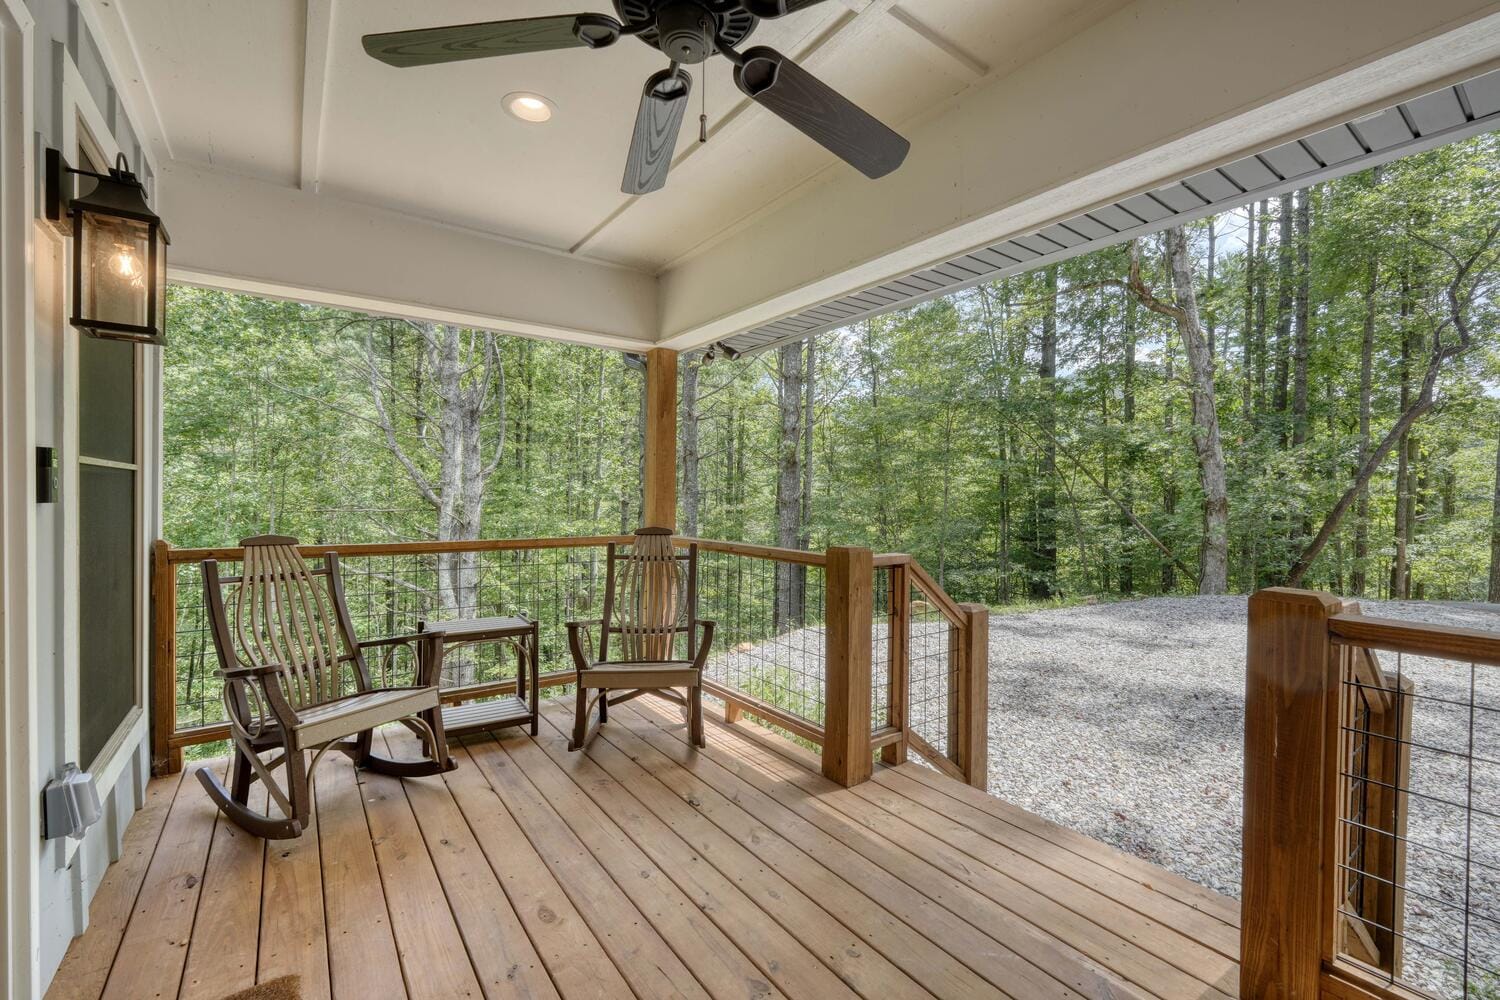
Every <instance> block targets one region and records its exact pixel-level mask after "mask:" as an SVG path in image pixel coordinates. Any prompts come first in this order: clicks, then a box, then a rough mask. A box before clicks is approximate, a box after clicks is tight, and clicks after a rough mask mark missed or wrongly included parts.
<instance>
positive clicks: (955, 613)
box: [906, 559, 965, 627]
mask: <svg viewBox="0 0 1500 1000" xmlns="http://www.w3.org/2000/svg"><path fill="white" fill-rule="evenodd" d="M906 572H907V573H909V574H911V578H912V582H914V583H915V584H916V585H917V587H918V588H919V589H920V590H921V591H922V593H924V594H926V595H927V598H928V600H929V601H931V602H932V605H933V606H934V607H936V608H937V609H938V610H939V611H941V612H942V613H943V617H944V618H946V619H948V621H950V622H952V623H953V624H954V625H958V626H960V627H961V626H962V625H963V624H964V621H965V618H964V612H963V609H962V608H960V607H959V606H958V602H957V601H955V600H954V599H953V598H951V597H949V596H948V592H947V591H946V590H944V589H943V588H942V587H939V586H938V585H937V581H936V580H934V579H933V578H932V577H931V576H929V575H928V574H927V570H925V569H923V568H922V564H921V563H919V562H917V561H916V560H915V559H913V560H911V561H910V562H909V563H907V564H906Z"/></svg>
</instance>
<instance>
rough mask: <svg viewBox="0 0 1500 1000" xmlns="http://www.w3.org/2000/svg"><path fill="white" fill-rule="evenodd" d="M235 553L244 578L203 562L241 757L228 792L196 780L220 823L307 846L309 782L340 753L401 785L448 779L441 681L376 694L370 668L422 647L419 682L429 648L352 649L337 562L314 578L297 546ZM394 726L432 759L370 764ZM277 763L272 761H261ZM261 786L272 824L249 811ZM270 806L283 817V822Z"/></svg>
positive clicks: (265, 539)
mask: <svg viewBox="0 0 1500 1000" xmlns="http://www.w3.org/2000/svg"><path fill="white" fill-rule="evenodd" d="M240 544H241V545H243V546H244V548H245V559H244V569H243V575H241V576H237V577H220V576H219V566H218V562H217V561H216V560H214V559H206V560H204V562H203V592H204V603H205V606H206V607H207V608H208V610H209V621H210V626H211V629H212V632H213V637H214V649H215V650H216V651H217V652H218V655H219V676H220V678H221V679H222V680H223V682H224V690H223V698H224V709H225V712H226V713H227V717H228V719H229V735H230V739H231V740H232V741H233V742H234V751H233V765H232V769H231V772H230V784H231V786H232V787H231V788H225V787H224V783H223V782H222V781H220V780H219V777H218V775H217V774H215V773H214V772H213V770H211V769H209V768H202V769H200V770H199V771H198V779H199V780H200V781H201V782H202V783H203V787H204V788H205V789H207V790H208V794H209V796H210V797H212V798H213V800H214V802H215V803H217V805H218V806H219V808H220V809H222V810H223V811H224V814H225V815H226V816H228V817H229V818H230V819H232V820H234V822H235V823H237V824H239V825H240V826H242V827H244V828H245V829H246V830H248V831H249V832H250V833H253V834H255V835H257V836H260V837H266V838H270V839H284V838H288V837H297V836H300V835H301V833H302V831H303V829H304V828H305V827H306V826H307V822H308V819H309V818H310V816H311V810H312V798H311V789H310V782H311V774H312V772H313V770H314V769H315V768H316V767H317V765H318V762H319V761H321V760H322V759H323V754H325V753H327V752H328V751H329V750H331V749H335V748H337V749H338V750H340V751H341V752H343V753H345V754H347V755H348V756H349V757H351V758H353V759H354V761H355V763H356V764H357V765H358V766H360V767H367V768H369V769H370V770H372V771H378V772H380V773H381V774H389V775H393V776H396V777H416V776H421V775H427V774H439V773H441V772H443V771H451V770H453V768H454V767H456V766H457V765H456V764H455V763H454V761H453V759H452V758H450V757H449V756H448V744H447V740H446V739H445V737H444V735H443V715H442V710H441V708H440V707H439V704H438V689H437V684H436V679H435V678H425V677H419V680H422V679H425V680H430V681H431V683H419V684H418V685H415V686H412V687H389V688H380V687H375V686H373V685H372V684H371V683H370V672H369V668H368V667H367V666H366V664H365V658H364V650H366V649H370V648H372V647H382V646H395V645H402V644H406V643H417V644H418V664H419V667H418V673H419V675H422V674H424V673H425V671H424V670H423V669H422V665H423V664H425V663H426V662H427V661H428V660H429V658H430V654H429V653H428V651H427V650H426V649H425V648H424V647H423V645H422V644H423V643H424V642H427V641H429V640H428V639H426V638H425V637H423V636H422V635H420V634H417V635H410V636H395V637H392V638H389V639H379V640H375V641H372V642H363V643H362V642H360V641H359V640H358V639H357V638H355V635H354V625H353V623H352V622H351V620H350V618H349V609H348V606H347V605H346V603H345V601H344V584H343V580H342V579H341V578H340V576H339V561H338V556H337V555H335V554H334V553H332V552H329V553H327V554H325V555H324V556H323V565H322V567H321V568H319V569H316V570H314V569H311V568H309V567H308V565H307V563H306V562H304V561H303V559H302V555H301V553H299V552H298V551H297V539H295V538H289V537H287V536H284V535H259V536H256V537H255V538H246V539H245V540H244V541H242V542H240ZM320 578H322V579H320ZM226 597H227V600H226ZM398 721H399V722H402V723H403V724H405V725H407V726H408V727H409V728H411V729H412V730H413V731H414V732H416V733H417V734H418V735H419V736H420V737H422V741H423V746H424V750H425V752H426V754H427V759H425V760H411V761H402V760H392V759H390V758H387V757H382V756H380V755H378V754H375V753H372V752H371V745H372V736H373V731H374V729H375V727H377V726H382V725H384V724H386V723H388V722H398ZM276 751H280V753H279V754H277V755H276V756H274V757H273V758H271V759H270V760H265V759H263V758H262V757H261V754H263V753H268V752H270V753H275V752H276ZM309 751H311V752H312V753H313V758H312V763H311V764H309V763H308V762H307V759H306V754H307V752H309ZM277 768H284V769H285V781H284V782H278V781H277V779H276V776H275V774H274V772H275V771H276V769H277ZM257 779H259V780H260V781H263V782H264V783H265V786H266V791H267V793H268V795H269V798H270V802H269V803H268V811H267V812H266V813H260V812H257V811H255V810H253V809H252V808H251V807H250V804H249V801H250V786H251V784H252V783H253V782H254V781H256V780H257ZM271 806H274V807H275V808H279V809H280V811H281V816H280V818H278V817H277V816H276V815H275V813H274V812H272V811H270V808H271Z"/></svg>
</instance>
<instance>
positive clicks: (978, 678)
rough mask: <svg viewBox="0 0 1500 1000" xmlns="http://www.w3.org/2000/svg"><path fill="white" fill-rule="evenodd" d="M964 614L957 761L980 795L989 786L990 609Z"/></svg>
mask: <svg viewBox="0 0 1500 1000" xmlns="http://www.w3.org/2000/svg"><path fill="white" fill-rule="evenodd" d="M959 609H960V610H961V611H963V613H964V630H963V637H964V648H963V651H962V653H963V657H962V659H961V660H960V662H961V663H962V664H963V667H962V670H961V672H960V674H959V685H960V686H959V689H958V703H959V719H958V727H959V744H958V745H959V748H960V754H959V760H960V765H961V766H962V767H963V771H964V777H965V778H966V779H967V780H968V782H969V784H971V785H973V786H974V787H975V788H978V789H979V790H980V791H988V789H989V783H990V780H989V778H990V749H989V748H990V609H989V608H987V607H985V606H984V605H983V604H960V605H959Z"/></svg>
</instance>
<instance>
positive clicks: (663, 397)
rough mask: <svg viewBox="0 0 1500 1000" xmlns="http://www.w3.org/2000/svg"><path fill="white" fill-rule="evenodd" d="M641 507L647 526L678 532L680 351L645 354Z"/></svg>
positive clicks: (659, 351)
mask: <svg viewBox="0 0 1500 1000" xmlns="http://www.w3.org/2000/svg"><path fill="white" fill-rule="evenodd" d="M642 445H643V447H644V448H645V450H646V452H645V457H646V461H645V469H644V470H643V474H644V475H643V483H642V489H643V491H644V494H645V495H644V497H643V498H642V500H643V503H642V506H643V508H644V511H643V515H642V516H643V517H644V518H645V521H646V524H648V525H650V526H651V527H655V528H670V529H672V530H673V531H676V530H677V352H676V351H671V350H668V349H666V348H664V347H659V348H656V349H655V350H652V351H648V352H647V353H646V439H645V441H644V442H642Z"/></svg>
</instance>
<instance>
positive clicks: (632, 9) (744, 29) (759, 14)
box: [362, 0, 911, 195]
mask: <svg viewBox="0 0 1500 1000" xmlns="http://www.w3.org/2000/svg"><path fill="white" fill-rule="evenodd" d="M821 2H823V0H615V12H616V14H617V15H618V16H617V17H610V16H609V15H608V14H562V15H557V16H553V17H526V18H519V19H515V20H509V21H485V22H481V23H477V24H457V25H449V26H446V27H440V28H418V29H413V30H410V31H389V32H383V33H381V34H374V35H365V36H364V38H363V39H362V41H363V43H364V48H365V51H366V52H367V53H369V54H370V55H371V56H373V57H374V58H376V59H378V60H380V61H381V62H383V63H386V64H387V65H390V66H395V67H398V68H403V69H404V68H408V67H412V66H429V65H434V64H438V63H447V62H457V61H460V60H465V59H486V58H490V57H493V56H508V55H520V54H524V53H527V52H546V51H550V50H553V49H568V48H589V49H602V48H607V47H609V46H610V45H613V44H614V43H615V42H617V41H619V39H620V38H621V37H623V36H626V35H629V36H633V37H636V38H639V39H640V40H641V41H642V42H644V43H645V44H647V45H650V46H652V47H653V48H656V49H658V50H659V51H661V53H662V54H663V55H665V56H666V57H667V58H668V60H669V61H670V65H668V67H667V68H666V69H664V70H661V71H660V72H658V73H655V74H653V75H652V76H651V77H650V78H649V79H647V80H646V83H645V86H644V87H643V88H642V90H641V100H640V105H639V107H638V108H637V110H636V119H635V129H634V131H633V132H632V135H631V140H630V152H629V154H628V155H627V156H626V159H625V174H624V178H623V179H622V181H621V184H620V189H621V190H622V191H623V192H625V193H626V194H631V195H640V194H649V193H650V192H652V191H656V190H659V189H660V188H661V187H662V186H663V185H664V184H665V183H666V181H667V172H668V170H670V168H671V165H672V153H673V151H674V150H675V149H676V148H677V135H678V133H679V131H680V130H681V128H682V119H683V117H684V116H685V114H686V111H687V106H688V98H689V96H690V95H691V93H692V88H693V78H692V77H691V76H690V75H689V74H688V72H687V71H686V70H684V69H682V66H683V65H697V64H698V63H701V62H704V61H705V60H707V59H709V58H711V57H712V56H715V55H722V56H724V57H725V58H726V59H728V60H729V61H730V62H732V63H733V64H734V82H735V86H737V87H738V88H739V89H740V90H741V91H742V92H743V93H744V94H745V95H746V96H747V97H749V98H750V99H751V100H753V101H755V102H756V103H757V104H759V105H760V106H761V107H763V108H765V109H766V110H767V111H770V112H771V113H772V114H774V115H776V117H778V118H780V119H782V120H783V121H785V122H786V123H788V124H789V125H791V126H792V127H794V128H796V129H797V130H798V131H800V132H801V133H802V134H803V135H806V136H807V137H808V138H810V139H812V140H813V141H814V142H816V143H818V144H819V145H821V146H822V147H823V148H824V149H827V150H828V151H829V152H830V153H833V154H834V155H835V156H837V157H839V158H840V159H842V160H844V161H845V162H846V163H848V164H850V165H851V166H853V167H854V168H855V169H856V170H858V171H860V173H862V174H864V175H865V176H866V177H870V178H877V177H884V176H885V175H886V174H888V173H890V172H891V171H893V170H895V169H896V168H897V167H899V166H901V163H902V161H903V160H905V158H906V154H907V152H908V150H909V149H910V148H911V147H910V144H909V143H908V142H907V141H906V140H905V139H904V138H902V137H901V136H900V135H898V134H896V133H895V132H894V131H892V130H891V129H890V128H888V127H887V126H886V125H885V124H883V123H882V122H881V121H880V120H879V119H877V118H875V117H874V116H873V115H871V114H870V113H869V112H867V111H864V110H863V109H861V108H860V107H858V106H857V105H855V104H854V103H853V102H851V101H850V100H849V99H848V98H846V97H844V96H843V95H842V94H840V93H839V92H838V91H836V90H834V89H833V88H832V87H830V86H828V85H827V84H826V83H824V82H823V81H821V80H819V79H818V78H817V77H815V76H813V75H812V74H811V73H809V72H807V70H805V69H803V68H802V67H801V66H799V65H798V64H797V63H795V62H793V61H792V60H791V59H789V58H787V57H786V56H784V55H782V54H781V53H780V52H777V51H776V50H775V49H773V48H770V47H768V46H764V45H760V46H755V47H753V48H750V49H746V50H745V51H744V52H741V51H739V50H738V49H737V48H736V46H737V45H739V43H740V42H742V41H744V40H745V39H746V38H747V37H748V36H749V35H750V33H751V32H752V31H753V30H754V29H755V25H756V24H757V23H758V22H759V21H760V20H761V19H762V18H777V17H784V16H786V15H787V14H792V13H796V12H797V11H799V10H803V9H805V8H807V7H811V6H813V5H814V4H817V3H821ZM531 96H534V95H526V94H510V95H507V96H506V102H507V103H506V108H507V110H508V111H510V113H511V114H513V115H515V116H516V117H518V118H521V119H522V120H525V121H545V120H546V119H547V118H550V117H551V109H550V106H549V105H547V102H546V101H545V100H543V99H540V98H538V100H539V101H540V103H541V104H542V105H543V107H542V108H539V109H536V110H535V111H534V112H532V110H531V109H530V108H529V107H528V108H520V107H518V106H513V105H512V104H511V99H512V98H517V97H531ZM543 111H545V112H546V113H545V115H542V112H543ZM528 113H535V114H537V115H542V116H541V117H528V116H527V114H528ZM701 121H702V119H701V118H700V138H701V137H702V136H703V132H702V131H701V129H702V125H701Z"/></svg>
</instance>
